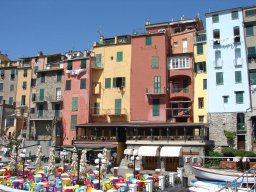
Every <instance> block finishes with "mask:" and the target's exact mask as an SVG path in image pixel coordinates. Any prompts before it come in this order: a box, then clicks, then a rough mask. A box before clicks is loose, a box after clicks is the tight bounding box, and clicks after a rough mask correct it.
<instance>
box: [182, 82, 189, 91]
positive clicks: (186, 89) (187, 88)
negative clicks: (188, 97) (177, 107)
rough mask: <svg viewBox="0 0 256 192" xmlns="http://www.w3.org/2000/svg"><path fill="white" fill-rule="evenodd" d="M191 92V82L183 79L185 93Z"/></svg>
mask: <svg viewBox="0 0 256 192" xmlns="http://www.w3.org/2000/svg"><path fill="white" fill-rule="evenodd" d="M188 92H189V80H188V79H183V93H188Z"/></svg>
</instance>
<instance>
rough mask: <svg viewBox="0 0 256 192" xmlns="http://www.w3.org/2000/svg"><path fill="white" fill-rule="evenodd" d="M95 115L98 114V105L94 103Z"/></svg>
mask: <svg viewBox="0 0 256 192" xmlns="http://www.w3.org/2000/svg"><path fill="white" fill-rule="evenodd" d="M93 114H95V115H99V114H100V103H94V113H93Z"/></svg>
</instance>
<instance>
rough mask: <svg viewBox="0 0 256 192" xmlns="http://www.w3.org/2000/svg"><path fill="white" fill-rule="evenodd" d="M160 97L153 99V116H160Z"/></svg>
mask: <svg viewBox="0 0 256 192" xmlns="http://www.w3.org/2000/svg"><path fill="white" fill-rule="evenodd" d="M159 104H160V101H159V99H153V116H159V114H160V113H159V108H160V105H159Z"/></svg>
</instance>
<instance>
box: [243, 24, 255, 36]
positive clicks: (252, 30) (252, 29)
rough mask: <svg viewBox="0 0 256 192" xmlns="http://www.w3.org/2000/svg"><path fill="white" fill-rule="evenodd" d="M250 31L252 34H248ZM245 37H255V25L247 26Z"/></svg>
mask: <svg viewBox="0 0 256 192" xmlns="http://www.w3.org/2000/svg"><path fill="white" fill-rule="evenodd" d="M248 29H250V30H251V32H250V33H251V34H248V31H249V30H248ZM245 36H246V37H251V36H254V25H247V26H246V27H245Z"/></svg>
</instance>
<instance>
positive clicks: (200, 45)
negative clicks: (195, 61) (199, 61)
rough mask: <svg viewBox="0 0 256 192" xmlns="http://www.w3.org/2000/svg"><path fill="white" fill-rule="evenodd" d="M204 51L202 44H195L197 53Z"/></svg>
mask: <svg viewBox="0 0 256 192" xmlns="http://www.w3.org/2000/svg"><path fill="white" fill-rule="evenodd" d="M203 53H204V50H203V44H197V55H201V54H203Z"/></svg>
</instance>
